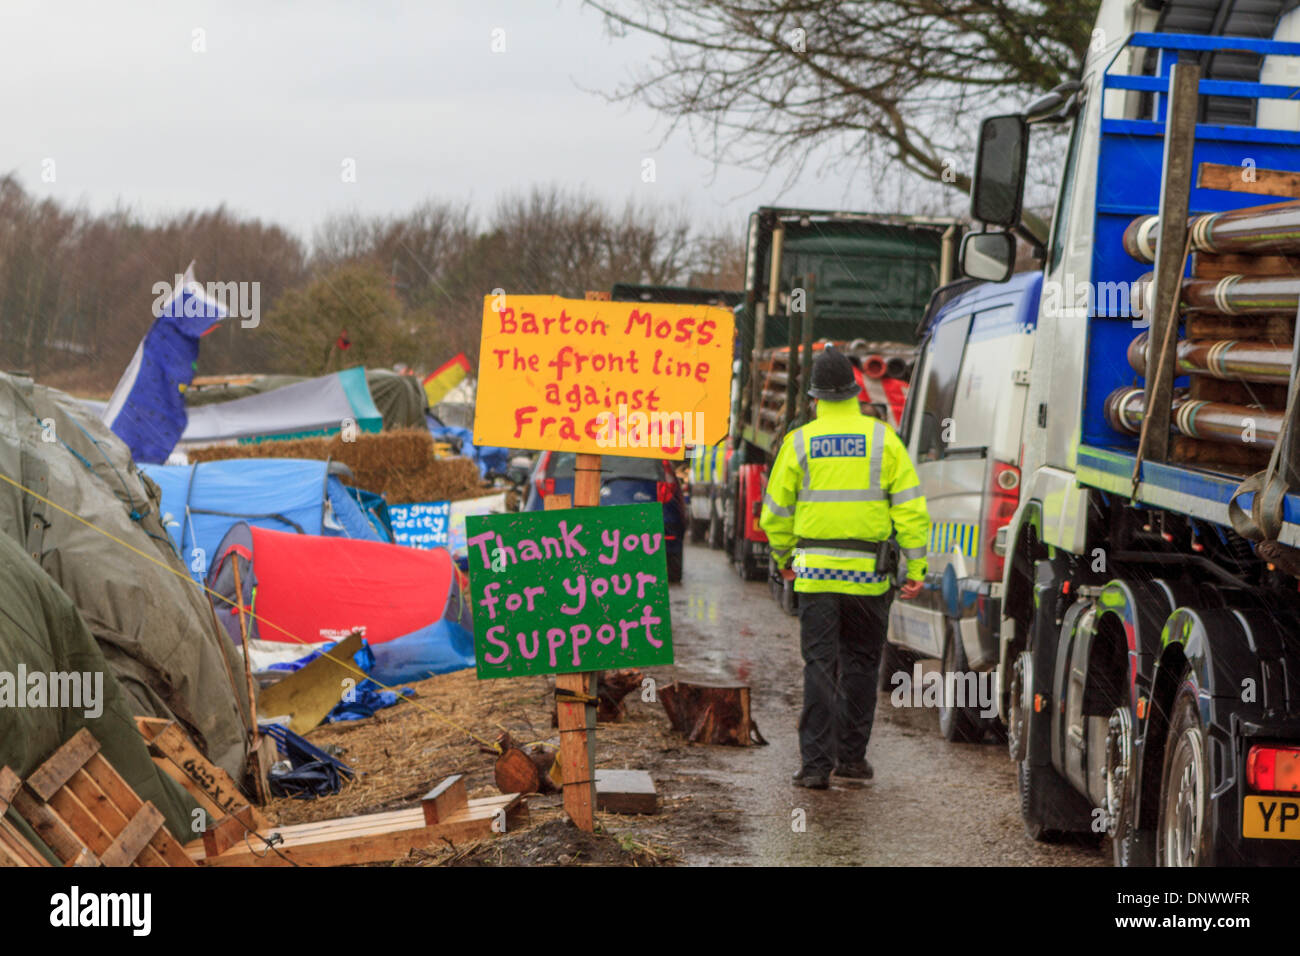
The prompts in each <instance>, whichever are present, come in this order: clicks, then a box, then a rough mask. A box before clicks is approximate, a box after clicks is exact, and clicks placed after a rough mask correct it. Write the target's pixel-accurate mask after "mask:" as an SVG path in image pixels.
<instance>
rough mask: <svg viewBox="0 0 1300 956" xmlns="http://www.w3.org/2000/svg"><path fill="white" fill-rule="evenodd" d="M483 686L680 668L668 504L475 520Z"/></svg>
mask: <svg viewBox="0 0 1300 956" xmlns="http://www.w3.org/2000/svg"><path fill="white" fill-rule="evenodd" d="M466 530H467V533H468V545H469V583H470V600H471V602H472V607H473V617H474V650H475V657H476V658H477V661H478V676H479V679H480V680H485V679H489V678H495V677H521V676H524V675H527V674H561V673H577V672H581V671H596V670H616V669H618V668H624V667H650V666H656V665H665V664H671V663H672V662H673V646H672V624H671V621H670V619H669V610H668V570H667V562H666V560H665V557H664V547H665V540H664V522H663V506H662V505H661V504H658V503H655V502H651V503H647V504H636V505H613V506H608V507H603V508H578V509H566V510H557V511H531V512H524V513H521V514H508V515H488V516H483V517H475V516H471V517H470V518H468V519H467V521H466Z"/></svg>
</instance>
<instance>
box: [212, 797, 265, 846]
mask: <svg viewBox="0 0 1300 956" xmlns="http://www.w3.org/2000/svg"><path fill="white" fill-rule="evenodd" d="M250 830H252V831H253V832H256V831H257V826H256V824H255V822H254V820H253V808H252V807H250V806H244V807H242V808H241V809H239V810H236V811H235V812H234V813H232V814H231V815H230V816H228V817H226V818H225V819H224V820H222V821H221V822H220V823H218V824H217V825H216V826H214V827H209V828H208V829H206V830H204V831H203V852H204V853H206V854H207V855H208V856H219V855H220V854H222V853H224V852H226V850H228V849H230V848H231V847H232V846H234V845H235V844H236V843H239V842H240V841H241V840H243V839H244V838H245V837H246V836H248V833H249V831H250Z"/></svg>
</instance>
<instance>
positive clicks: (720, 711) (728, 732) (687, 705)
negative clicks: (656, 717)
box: [659, 680, 767, 747]
mask: <svg viewBox="0 0 1300 956" xmlns="http://www.w3.org/2000/svg"><path fill="white" fill-rule="evenodd" d="M659 701H660V703H662V704H663V707H664V712H665V713H666V714H667V715H668V721H669V723H671V724H672V726H673V729H674V730H676V731H677V732H678V733H682V734H685V735H686V739H687V740H689V741H690V742H691V743H699V744H723V745H728V746H733V747H748V746H750V745H751V744H754V743H766V742H767V741H765V740H764V739H763V736H762V734H760V733H759V732H758V726H757V725H756V724H755V723H754V719H753V717H752V716H750V711H749V687H748V685H746V684H733V683H721V682H719V683H714V682H703V681H683V680H675V681H673V682H672V683H671V684H667V685H664V686H661V687H660V688H659Z"/></svg>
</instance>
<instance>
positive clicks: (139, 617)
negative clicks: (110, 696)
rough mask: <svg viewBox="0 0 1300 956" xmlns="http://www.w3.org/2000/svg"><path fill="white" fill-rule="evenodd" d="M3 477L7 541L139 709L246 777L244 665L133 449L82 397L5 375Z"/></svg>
mask: <svg viewBox="0 0 1300 956" xmlns="http://www.w3.org/2000/svg"><path fill="white" fill-rule="evenodd" d="M0 475H3V476H4V477H5V478H8V479H9V481H0V534H4V535H7V536H8V537H9V538H12V539H13V540H14V541H16V542H18V544H19V545H20V546H21V548H22V550H23V551H24V552H26V553H27V554H31V555H35V556H37V557H36V560H37V563H38V564H39V565H40V566H41V568H42V569H43V570H44V571H45V573H46V574H48V575H49V576H50V577H51V578H52V579H53V580H54V582H55V583H56V584H58V585H59V587H60V588H61V589H62V590H63V591H64V593H65V594H67V596H68V597H69V598H70V599H71V600H72V603H73V604H74V605H75V606H76V608H77V610H78V612H79V613H80V614H81V617H82V619H83V620H84V621H85V622H86V624H87V626H88V627H89V628H90V631H91V633H92V634H93V636H94V638H95V640H96V641H97V642H98V644H99V647H100V649H101V650H102V651H103V654H104V657H105V659H106V660H107V661H108V666H109V668H110V669H111V670H112V672H113V674H114V675H115V677H116V678H117V680H118V682H119V683H120V684H121V685H122V688H123V690H124V691H125V692H126V694H127V696H128V698H129V701H130V708H131V710H132V711H133V712H134V713H136V714H141V715H146V716H155V717H175V718H177V719H179V720H180V721H181V723H182V724H184V726H185V728H186V730H187V731H189V733H190V735H191V737H193V738H194V740H195V742H196V743H197V744H198V745H199V747H200V749H202V750H203V751H204V752H205V753H206V755H207V757H208V759H210V760H211V761H212V762H213V763H215V764H217V765H218V766H220V767H221V768H222V769H223V770H225V771H226V772H227V773H229V774H230V775H231V776H233V777H235V778H236V779H240V778H242V777H243V773H244V763H245V747H246V741H247V726H248V720H247V710H248V705H247V694H246V691H245V690H244V688H243V683H244V682H243V681H242V680H235V679H234V677H233V676H232V675H234V674H237V673H238V668H239V667H240V661H239V657H238V655H237V652H236V651H235V649H234V648H232V647H231V645H230V642H229V641H228V640H227V639H226V638H225V636H224V634H223V633H222V631H221V630H220V629H219V628H218V626H217V622H216V619H215V618H214V616H213V614H212V608H211V605H210V604H209V603H208V600H207V597H206V596H205V595H204V594H203V592H202V591H201V590H200V589H199V588H198V587H196V586H195V583H194V581H193V580H192V579H191V578H190V576H189V573H188V571H187V569H186V567H185V565H184V564H182V563H181V560H180V558H179V556H178V555H177V554H176V550H175V548H174V547H173V546H172V542H171V539H170V538H169V537H168V536H167V531H166V529H165V528H164V527H163V523H162V521H161V519H160V515H159V510H158V505H159V499H158V491H157V486H155V485H154V484H153V483H152V482H151V481H149V480H148V479H147V478H145V477H144V476H143V475H142V474H141V473H140V472H139V471H138V470H137V468H136V467H135V465H134V464H133V463H132V461H131V453H130V450H129V449H128V448H127V447H126V445H125V444H124V443H123V442H122V441H121V440H120V439H119V438H118V437H117V436H116V435H114V434H113V433H112V432H111V431H109V429H108V426H106V425H105V424H104V423H103V422H102V421H100V420H99V419H98V418H96V417H94V416H93V415H92V414H91V413H90V412H89V411H88V410H87V409H86V408H85V406H84V405H82V404H81V403H80V402H78V401H77V400H76V399H73V398H72V397H70V396H68V395H65V394H64V393H62V392H59V391H56V390H54V389H51V388H46V387H44V386H41V385H37V384H35V383H34V382H32V380H31V379H29V378H25V377H22V376H16V375H0ZM14 483H17V484H14ZM18 485H21V486H22V487H18ZM38 495H39V496H40V497H37V496H38ZM42 499H43V500H42Z"/></svg>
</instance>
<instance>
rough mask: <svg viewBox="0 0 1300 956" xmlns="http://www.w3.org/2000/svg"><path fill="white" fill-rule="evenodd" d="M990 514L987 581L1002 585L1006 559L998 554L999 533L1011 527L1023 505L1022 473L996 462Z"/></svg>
mask: <svg viewBox="0 0 1300 956" xmlns="http://www.w3.org/2000/svg"><path fill="white" fill-rule="evenodd" d="M987 501H988V510H987V511H986V512H985V514H984V527H983V529H982V531H981V537H982V538H983V539H984V580H986V581H1001V580H1002V566H1003V563H1004V561H1005V558H1006V555H1005V554H999V553H998V531H999V530H1000V529H1002V528H1005V527H1006V526H1007V525H1008V524H1010V523H1011V518H1012V516H1013V515H1015V513H1016V506H1017V505H1019V504H1020V469H1019V468H1017V467H1016V466H1015V465H1008V464H1006V463H1005V462H1001V461H995V462H993V481H992V483H991V484H990V486H989V491H988V498H987Z"/></svg>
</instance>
